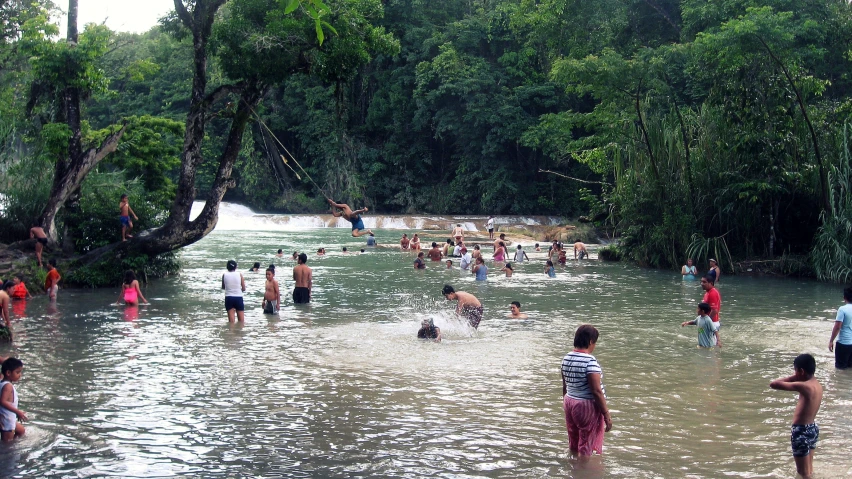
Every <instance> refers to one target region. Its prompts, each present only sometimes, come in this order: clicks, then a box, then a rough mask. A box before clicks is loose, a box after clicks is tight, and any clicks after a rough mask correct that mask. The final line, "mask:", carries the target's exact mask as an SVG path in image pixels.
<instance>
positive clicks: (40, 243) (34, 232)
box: [30, 224, 47, 267]
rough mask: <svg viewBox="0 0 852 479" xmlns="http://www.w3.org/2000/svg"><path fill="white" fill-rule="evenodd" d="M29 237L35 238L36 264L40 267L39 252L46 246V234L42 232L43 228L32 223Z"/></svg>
mask: <svg viewBox="0 0 852 479" xmlns="http://www.w3.org/2000/svg"><path fill="white" fill-rule="evenodd" d="M30 238H33V239H35V240H36V244H35V254H36V259H37V260H38V266H39V267H41V266H42V263H41V252H42V251H44V247H45V246H47V235H46V234H45V233H44V228H42V227H41V226H39V225H37V224H34V225H33V227H32V228H30Z"/></svg>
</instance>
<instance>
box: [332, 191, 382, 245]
mask: <svg viewBox="0 0 852 479" xmlns="http://www.w3.org/2000/svg"><path fill="white" fill-rule="evenodd" d="M328 204H330V205H331V207H332V211H331V214H332V216H334V217H335V218H340V217H341V216H342V217H343V218H344V219H346V220H347V221H349V222H350V223H352V236H354V237H356V238H357V237H358V236H363V235H370V236H373V232H372V231H370V230H368V229H366V228H365V227H364V220H362V219H361V213H366V212H368V211H369V209H367V207H364V208H361V209H360V210H355V211H352V208H350V207H349V205H347V204H346V203H335V202H334V200H332V199H331V198H329V199H328ZM334 208H337V209H339V210H340V211H337V210H335V209H334Z"/></svg>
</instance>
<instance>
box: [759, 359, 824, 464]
mask: <svg viewBox="0 0 852 479" xmlns="http://www.w3.org/2000/svg"><path fill="white" fill-rule="evenodd" d="M793 371H794V374H793V375H792V376H789V377H786V378H778V379H776V380H775V381H772V382H771V383H769V387H770V388H772V389H780V390H782V391H795V392H797V393H799V402H798V404H796V412H794V413H793V425H792V427H791V428H790V445H791V447H792V450H793V460H794V461H796V472H798V473H799V475H801V476H802V478H803V479H810V478H811V477H812V476H813V473H814V455H813V453H812V452H811V451H813V450H814V449H816V444H817V441H818V440H819V426H818V425H817V424H816V422H814V420H815V419H816V415H817V412H819V406H820V403H822V385H820V383H819V381H817V380H816V378H814V373H815V372H816V360H815V359H814V357H813V356H811V355H810V354H800V355H798V356H796V359H794V360H793Z"/></svg>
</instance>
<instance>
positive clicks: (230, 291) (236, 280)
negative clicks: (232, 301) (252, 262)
mask: <svg viewBox="0 0 852 479" xmlns="http://www.w3.org/2000/svg"><path fill="white" fill-rule="evenodd" d="M222 284H224V286H225V296H234V297H237V298H242V297H243V288H242V282H241V281H240V273H238V272H237V271H228V272H227V273H225V274H224V275H222Z"/></svg>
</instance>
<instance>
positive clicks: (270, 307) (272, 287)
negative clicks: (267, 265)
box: [261, 269, 281, 314]
mask: <svg viewBox="0 0 852 479" xmlns="http://www.w3.org/2000/svg"><path fill="white" fill-rule="evenodd" d="M261 306H262V307H263V314H278V308H280V307H281V292H280V291H278V281H275V271H273V270H271V269H268V270H266V291H265V292H264V293H263V302H262V303H261Z"/></svg>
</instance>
